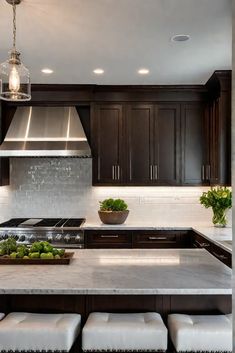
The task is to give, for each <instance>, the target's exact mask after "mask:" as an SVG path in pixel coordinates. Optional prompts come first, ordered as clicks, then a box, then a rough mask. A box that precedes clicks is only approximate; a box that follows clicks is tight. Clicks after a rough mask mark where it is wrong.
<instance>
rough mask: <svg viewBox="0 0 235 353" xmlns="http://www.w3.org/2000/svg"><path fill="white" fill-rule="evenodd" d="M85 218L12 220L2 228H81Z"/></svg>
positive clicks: (2, 224)
mask: <svg viewBox="0 0 235 353" xmlns="http://www.w3.org/2000/svg"><path fill="white" fill-rule="evenodd" d="M84 222H85V218H12V219H10V220H9V221H7V222H4V223H1V224H0V228H37V227H40V228H44V227H46V228H48V227H49V228H80V227H81V225H82V224H83V223H84Z"/></svg>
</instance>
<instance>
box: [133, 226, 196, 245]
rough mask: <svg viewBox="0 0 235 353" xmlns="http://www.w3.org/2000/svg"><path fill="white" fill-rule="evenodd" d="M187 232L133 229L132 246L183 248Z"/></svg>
mask: <svg viewBox="0 0 235 353" xmlns="http://www.w3.org/2000/svg"><path fill="white" fill-rule="evenodd" d="M188 239H189V236H188V232H183V231H182V232H181V231H160V230H159V231H148V230H147V231H134V232H133V248H143V249H145V248H146V249H147V248H152V249H164V248H185V247H187V244H188Z"/></svg>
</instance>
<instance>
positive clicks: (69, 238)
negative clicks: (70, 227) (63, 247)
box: [64, 234, 71, 243]
mask: <svg viewBox="0 0 235 353" xmlns="http://www.w3.org/2000/svg"><path fill="white" fill-rule="evenodd" d="M70 240H71V237H70V235H69V234H66V235H65V237H64V241H65V242H66V243H69V242H70Z"/></svg>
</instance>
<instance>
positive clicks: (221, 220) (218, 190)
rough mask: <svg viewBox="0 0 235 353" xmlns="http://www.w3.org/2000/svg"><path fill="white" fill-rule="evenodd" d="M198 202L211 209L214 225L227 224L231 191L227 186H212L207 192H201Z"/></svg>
mask: <svg viewBox="0 0 235 353" xmlns="http://www.w3.org/2000/svg"><path fill="white" fill-rule="evenodd" d="M200 202H201V204H202V205H204V206H205V207H206V208H209V207H211V208H212V211H213V218H212V222H213V223H214V225H215V227H225V226H226V224H227V211H228V209H230V208H231V207H232V192H231V191H230V189H229V188H227V187H222V186H218V187H214V188H213V187H212V188H211V189H210V190H209V191H208V192H203V194H202V196H201V197H200Z"/></svg>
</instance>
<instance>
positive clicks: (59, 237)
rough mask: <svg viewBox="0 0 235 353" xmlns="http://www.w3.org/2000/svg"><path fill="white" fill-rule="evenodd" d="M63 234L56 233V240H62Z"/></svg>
mask: <svg viewBox="0 0 235 353" xmlns="http://www.w3.org/2000/svg"><path fill="white" fill-rule="evenodd" d="M62 238H63V237H62V234H56V236H55V240H56V241H61V240H62Z"/></svg>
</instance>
